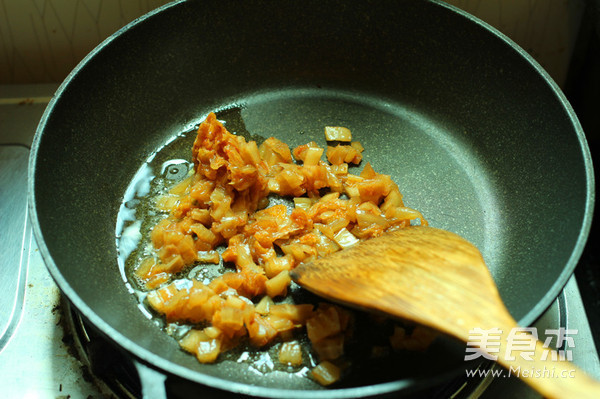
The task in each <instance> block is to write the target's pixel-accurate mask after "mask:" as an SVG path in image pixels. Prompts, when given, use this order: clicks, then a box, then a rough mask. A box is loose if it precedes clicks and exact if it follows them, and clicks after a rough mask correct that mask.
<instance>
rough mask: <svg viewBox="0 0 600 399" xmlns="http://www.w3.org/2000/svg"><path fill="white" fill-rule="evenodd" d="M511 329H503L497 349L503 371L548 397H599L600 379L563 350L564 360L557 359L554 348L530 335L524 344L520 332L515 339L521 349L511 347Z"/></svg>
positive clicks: (513, 338)
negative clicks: (572, 359) (573, 361)
mask: <svg viewBox="0 0 600 399" xmlns="http://www.w3.org/2000/svg"><path fill="white" fill-rule="evenodd" d="M515 327H516V324H515ZM510 331H511V329H508V330H503V333H502V338H501V341H500V347H499V351H498V352H496V355H497V357H498V363H500V364H501V365H503V366H504V367H505V368H506V371H505V372H507V373H509V375H512V376H515V377H519V378H520V379H521V380H523V381H524V382H525V383H527V384H528V385H530V386H531V387H532V388H534V389H535V390H536V391H538V392H539V393H541V394H542V395H544V396H545V397H547V398H557V399H558V398H584V399H585V398H589V399H598V398H600V383H599V382H597V381H595V380H594V379H592V378H591V377H589V376H588V375H587V374H586V373H585V372H584V371H583V370H581V369H580V368H578V367H577V366H575V365H574V364H573V363H571V362H569V361H567V360H564V353H563V360H560V358H561V356H560V354H559V353H558V352H557V351H556V350H554V349H549V348H547V347H544V345H543V344H542V342H540V341H538V340H535V338H533V337H531V338H530V339H531V341H532V342H531V345H532V346H531V347H527V346H528V345H527V344H526V343H525V342H524V340H523V338H522V337H523V336H520V337H521V338H519V340H518V343H519V345H518V347H519V348H522V350H521V349H519V350H514V349H515V345H510V343H511V342H512V343H514V342H515V336H514V335H513V336H509V333H510ZM533 341H535V349H533Z"/></svg>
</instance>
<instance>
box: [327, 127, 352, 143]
mask: <svg viewBox="0 0 600 399" xmlns="http://www.w3.org/2000/svg"><path fill="white" fill-rule="evenodd" d="M325 140H327V141H352V133H351V132H350V129H348V128H347V127H342V126H325Z"/></svg>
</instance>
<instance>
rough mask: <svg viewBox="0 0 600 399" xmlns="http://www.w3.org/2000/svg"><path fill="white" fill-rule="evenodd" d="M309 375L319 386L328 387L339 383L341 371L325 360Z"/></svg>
mask: <svg viewBox="0 0 600 399" xmlns="http://www.w3.org/2000/svg"><path fill="white" fill-rule="evenodd" d="M311 375H312V376H313V378H314V379H315V380H316V381H317V382H318V383H319V384H321V385H323V386H328V385H331V384H333V383H334V382H337V381H339V379H340V377H341V370H340V368H339V367H338V366H336V365H335V364H333V363H331V362H329V361H327V360H325V361H323V362H321V363H319V364H318V365H317V366H316V367H315V368H313V369H312V370H311Z"/></svg>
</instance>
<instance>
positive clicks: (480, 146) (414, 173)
mask: <svg viewBox="0 0 600 399" xmlns="http://www.w3.org/2000/svg"><path fill="white" fill-rule="evenodd" d="M236 107H237V108H236ZM229 108H234V109H238V110H240V111H239V112H240V113H239V116H240V117H241V120H242V121H243V124H244V125H245V126H244V128H245V129H246V130H247V131H248V132H250V133H251V134H255V135H259V136H262V137H269V136H271V135H272V136H275V137H278V138H280V139H282V140H284V141H286V142H288V143H289V144H290V146H294V145H297V144H300V143H305V142H308V141H310V140H317V141H322V140H323V139H322V128H323V126H324V125H328V124H335V125H343V126H347V127H349V128H351V130H352V131H353V134H354V136H355V138H356V139H357V140H359V141H361V142H362V143H363V145H364V147H365V148H366V152H365V154H364V155H365V158H366V159H367V160H369V161H370V162H371V163H372V164H373V165H374V167H375V169H376V170H378V171H380V172H382V173H387V174H391V175H392V176H393V177H394V179H395V180H396V181H397V183H398V184H399V186H400V188H401V191H402V192H403V194H404V196H405V200H406V202H407V203H408V205H409V206H413V207H415V208H417V209H419V210H421V211H422V212H423V214H424V215H426V217H427V218H428V220H429V222H430V224H431V225H433V226H436V227H440V228H444V229H448V230H451V231H454V232H457V233H459V234H461V235H463V236H464V237H466V238H467V239H469V240H471V241H472V242H473V243H475V244H476V245H477V246H478V247H479V248H480V249H481V250H482V253H483V255H484V257H485V259H486V262H487V264H488V265H489V266H490V268H491V271H492V274H493V276H494V278H495V280H496V282H497V284H498V287H499V290H500V293H501V295H502V297H503V298H504V300H505V302H506V305H507V307H508V309H509V310H510V312H511V313H512V315H513V316H514V317H515V318H516V319H517V320H519V321H520V323H521V324H523V325H529V324H531V323H532V322H533V321H534V320H535V319H536V318H537V317H538V316H540V314H541V313H542V312H543V311H544V310H545V309H546V308H547V307H548V306H549V304H550V303H551V302H552V301H553V299H554V298H555V297H556V296H557V294H558V293H559V292H560V290H561V289H562V287H563V285H564V284H565V282H566V281H567V279H568V278H569V276H570V275H571V273H572V271H573V269H574V267H575V265H576V263H577V260H578V258H579V255H580V253H581V251H582V248H583V245H584V243H585V240H586V237H587V234H588V230H589V226H590V218H591V215H592V212H591V211H592V207H593V203H594V192H593V175H592V166H591V160H590V156H589V152H588V148H587V145H586V142H585V139H584V135H583V132H582V130H581V127H580V125H579V123H578V122H577V120H576V117H575V116H574V113H573V111H572V109H571V107H570V106H569V104H568V103H567V101H566V100H565V97H564V96H563V94H562V93H561V92H560V90H559V89H558V87H557V86H556V84H555V83H554V82H552V80H551V79H550V78H549V77H548V75H547V74H546V73H545V72H544V71H543V70H542V69H541V68H540V67H539V65H538V64H537V63H535V62H534V61H533V60H532V59H531V57H529V56H528V55H527V54H526V53H525V52H524V51H523V50H522V49H520V48H518V47H517V46H516V45H515V44H514V43H512V42H511V41H509V40H508V39H507V38H505V37H504V36H502V35H501V34H500V33H498V32H496V31H494V30H493V29H491V28H490V27H488V26H487V25H485V24H483V23H481V22H480V21H478V20H476V19H474V18H473V17H471V16H469V15H466V14H464V13H463V12H461V11H458V10H456V9H454V8H452V7H448V6H446V5H444V4H443V3H441V2H435V1H398V0H395V1H361V2H349V3H342V2H335V1H303V2H297V1H294V2H292V1H285V2H275V1H251V0H248V1H244V2H233V1H209V0H207V1H182V2H176V3H174V4H171V5H168V6H166V7H163V8H161V9H159V10H157V11H156V12H153V13H151V14H149V15H147V16H145V17H143V18H141V19H140V20H138V21H136V22H134V23H132V24H130V25H128V26H127V27H125V28H124V29H122V30H121V31H119V32H117V33H116V34H115V35H114V36H112V37H111V38H110V39H108V40H107V41H105V42H104V43H103V44H101V45H100V46H99V47H98V48H97V49H96V50H94V51H93V52H92V53H91V54H90V55H89V56H88V57H86V59H85V60H84V61H83V62H82V63H81V64H80V65H79V66H78V67H77V68H76V69H75V70H74V71H73V73H72V74H71V75H69V77H68V78H67V79H66V81H65V82H64V83H63V85H62V86H61V87H60V89H59V90H58V92H57V93H56V96H55V97H54V99H53V100H52V101H51V103H50V104H49V106H48V108H47V110H46V112H45V114H44V116H43V118H42V120H41V122H40V125H39V128H38V131H37V134H36V137H35V140H34V144H33V149H32V155H31V164H30V182H29V184H30V186H29V187H30V206H31V214H32V222H33V225H34V232H35V236H36V238H37V242H38V244H39V247H40V250H41V252H42V255H43V257H44V260H45V261H46V263H47V265H48V268H49V269H50V271H51V273H52V275H53V277H54V278H55V279H56V281H57V283H58V285H59V287H60V288H61V290H62V291H63V292H64V294H65V295H66V296H67V297H68V298H69V299H70V300H71V301H72V303H73V304H74V305H75V306H76V307H77V308H78V309H79V310H80V311H81V313H82V314H83V315H84V316H85V317H86V318H87V319H88V320H89V321H91V323H93V325H95V326H96V327H97V328H98V329H99V330H100V331H101V332H102V333H103V334H105V335H106V336H107V337H109V338H110V339H111V340H113V341H115V342H116V343H117V344H118V345H119V346H120V347H121V348H123V349H124V350H125V351H126V352H128V353H130V354H132V355H133V356H134V358H136V359H138V360H141V361H142V362H144V363H146V364H148V365H150V366H151V367H152V368H153V369H156V370H160V371H163V372H164V371H169V372H170V373H173V374H175V375H177V376H179V377H183V378H184V379H187V380H190V381H194V382H199V383H201V384H203V385H207V386H211V387H214V388H218V389H221V390H225V391H231V392H238V393H239V392H242V393H247V394H252V395H261V396H271V397H281V396H286V397H293V396H299V397H336V396H337V397H355V396H365V395H371V394H373V395H376V394H382V393H386V392H397V391H401V390H404V389H407V388H414V387H415V386H417V385H418V384H419V383H425V384H428V383H430V382H431V381H433V380H435V379H436V378H437V377H439V376H444V375H446V374H447V373H448V372H450V371H451V370H455V369H456V368H457V366H464V364H463V362H462V356H463V355H464V351H463V352H462V353H461V352H460V351H459V353H454V354H451V353H450V352H444V351H440V352H439V354H437V355H436V354H431V356H434V358H433V359H432V358H430V357H426V356H413V357H410V356H408V357H407V360H406V363H405V364H404V365H403V366H402V365H400V366H398V367H397V369H394V370H393V373H388V375H385V376H382V374H379V373H377V372H371V373H368V372H367V373H364V374H363V375H362V378H356V379H349V380H346V381H345V382H344V383H342V384H341V386H339V387H337V388H333V389H326V390H319V387H318V386H316V385H315V384H312V383H310V382H308V381H307V380H306V379H300V378H298V379H296V378H292V377H290V376H289V375H287V374H277V373H273V374H269V375H266V376H257V375H256V374H254V373H251V372H250V371H249V370H248V368H247V367H245V366H244V365H240V364H236V363H233V364H230V363H227V362H225V363H220V364H217V365H201V364H198V363H197V362H196V360H195V359H194V358H193V357H192V356H189V355H187V354H185V353H183V352H182V351H181V350H179V349H178V346H177V343H176V342H175V341H174V340H173V339H171V338H169V337H168V336H166V335H165V334H164V333H163V332H162V331H160V330H159V329H158V328H156V326H154V325H153V324H152V322H151V321H150V320H148V319H147V318H146V317H145V316H144V315H143V314H142V313H141V312H140V311H139V310H138V307H137V303H136V300H135V298H134V297H133V296H132V295H131V294H130V293H129V292H128V291H127V289H126V286H125V284H124V282H123V278H122V276H121V274H120V272H119V268H118V266H117V256H116V246H115V223H116V217H117V212H118V210H119V205H120V203H121V201H122V199H123V194H124V191H125V188H126V187H127V186H128V184H129V182H130V181H131V179H132V177H133V175H134V174H135V172H136V171H137V170H138V169H139V168H140V166H141V165H142V163H143V162H144V161H145V160H146V159H147V158H148V156H149V155H150V154H152V153H153V152H154V151H155V150H157V149H158V148H160V147H161V146H162V145H164V144H165V143H166V142H168V141H169V140H170V139H171V138H172V137H173V136H174V135H176V134H177V133H179V132H181V131H183V130H185V129H186V128H188V127H190V126H192V125H193V124H194V123H196V122H198V121H199V120H201V119H202V118H203V117H204V116H205V115H206V114H207V113H208V112H209V111H212V110H218V109H221V110H222V109H229ZM182 151H183V152H182V153H181V154H179V155H178V156H180V157H183V158H189V153H188V152H187V150H182ZM435 356H437V357H435ZM307 389H308V390H313V389H316V390H317V391H306V390H307ZM282 390H283V391H282Z"/></svg>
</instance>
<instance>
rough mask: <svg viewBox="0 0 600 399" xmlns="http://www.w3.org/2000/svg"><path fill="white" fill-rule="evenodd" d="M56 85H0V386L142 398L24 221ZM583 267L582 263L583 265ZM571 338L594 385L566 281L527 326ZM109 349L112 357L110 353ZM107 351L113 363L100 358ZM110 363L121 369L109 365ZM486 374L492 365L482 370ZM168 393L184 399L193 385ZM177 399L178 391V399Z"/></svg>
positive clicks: (474, 387)
mask: <svg viewBox="0 0 600 399" xmlns="http://www.w3.org/2000/svg"><path fill="white" fill-rule="evenodd" d="M57 87H58V86H57V85H55V84H45V85H19V86H0V208H1V211H0V221H1V222H0V226H1V232H2V233H1V234H2V239H1V240H0V248H1V252H0V253H2V254H3V256H2V260H1V261H0V267H1V270H2V279H1V280H0V289H1V290H2V293H3V295H2V296H0V381H2V382H4V384H2V387H3V388H2V390H3V391H4V395H3V397H8V398H86V397H88V398H89V397H92V398H98V397H119V398H121V397H123V398H135V397H140V396H141V390H140V386H139V381H138V380H137V374H136V370H135V368H132V367H126V366H124V364H125V365H126V363H128V362H127V361H125V362H123V361H122V360H123V359H121V358H120V357H119V356H122V354H121V352H118V351H115V350H114V348H111V345H110V344H109V343H108V342H105V341H104V340H103V339H102V338H101V337H100V336H98V335H97V334H95V333H94V330H93V328H90V326H88V325H87V324H86V322H85V321H84V320H82V319H81V317H80V316H79V315H78V313H77V312H76V311H75V310H74V309H72V308H71V307H70V305H69V303H68V301H67V300H66V299H65V298H63V297H62V295H61V293H60V290H59V289H58V287H57V286H56V284H55V283H54V281H53V280H52V278H51V276H50V275H49V273H48V271H47V269H46V267H45V265H44V263H43V260H42V258H41V255H40V253H39V251H38V248H37V245H36V243H35V240H34V239H33V237H32V234H31V229H30V226H29V223H28V219H27V205H26V199H27V162H28V157H29V147H30V145H31V142H32V138H33V135H34V133H35V129H36V126H37V123H38V121H39V119H40V117H41V115H42V113H43V112H44V109H45V107H46V105H47V103H48V102H49V101H50V99H51V96H52V94H53V93H54V92H55V90H56V89H57ZM582 261H584V262H585V261H586V258H585V257H584V258H583V260H582ZM534 327H536V328H537V329H538V331H546V330H547V329H559V328H565V329H568V330H577V334H576V335H575V336H574V344H575V345H574V346H573V347H572V348H571V349H572V356H573V362H574V363H575V364H577V365H578V366H579V367H581V368H582V369H584V370H585V371H587V372H588V373H589V374H590V375H592V376H594V377H595V378H597V379H600V361H599V357H598V351H597V349H596V347H595V344H594V337H593V335H592V332H591V330H590V325H589V323H588V318H587V317H586V313H585V309H584V303H583V300H582V297H581V295H580V292H579V289H578V285H577V282H576V280H575V277H572V278H571V279H570V280H569V282H568V283H567V285H566V287H565V288H564V290H563V291H562V293H561V294H560V296H559V297H558V298H557V299H556V300H555V301H554V303H553V304H552V306H551V307H550V308H549V309H548V310H547V311H546V312H545V313H544V315H543V316H542V317H541V318H540V319H539V320H538V321H537V322H536V324H535V325H534ZM111 351H112V352H111ZM106 353H114V354H115V356H103V355H102V354H106ZM111 361H112V362H113V363H118V364H117V365H120V366H123V367H115V365H116V364H112V363H111ZM491 367H495V366H491ZM182 386H185V387H186V388H185V389H184V390H179V391H178V392H168V397H169V398H171V397H185V395H186V393H190V392H191V391H193V390H194V389H197V387H193V386H192V387H190V386H189V384H188V385H186V384H182ZM182 392H183V393H182ZM442 392H443V394H442V396H443V397H453V398H478V397H479V398H500V397H519V398H539V397H540V396H539V395H537V394H536V393H534V392H533V391H532V390H531V389H529V388H528V387H527V386H526V385H525V384H524V383H522V382H521V381H519V380H517V379H516V378H514V377H511V378H491V377H489V378H468V379H467V378H466V377H465V378H464V379H459V380H454V381H452V382H450V383H449V384H448V386H447V387H446V388H445V389H444V390H442Z"/></svg>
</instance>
